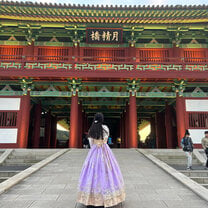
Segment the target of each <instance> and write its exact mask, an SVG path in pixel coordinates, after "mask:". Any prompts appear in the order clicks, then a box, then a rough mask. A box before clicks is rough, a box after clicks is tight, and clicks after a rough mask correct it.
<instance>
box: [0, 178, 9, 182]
mask: <svg viewBox="0 0 208 208" xmlns="http://www.w3.org/2000/svg"><path fill="white" fill-rule="evenodd" d="M9 178H10V177H0V183H2V182H3V181H5V180H7V179H9Z"/></svg>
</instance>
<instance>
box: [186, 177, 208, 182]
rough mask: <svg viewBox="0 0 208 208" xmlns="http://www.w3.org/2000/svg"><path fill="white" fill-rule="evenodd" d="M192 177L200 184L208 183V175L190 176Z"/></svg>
mask: <svg viewBox="0 0 208 208" xmlns="http://www.w3.org/2000/svg"><path fill="white" fill-rule="evenodd" d="M190 179H192V180H194V181H196V182H197V183H200V184H207V183H208V177H190Z"/></svg>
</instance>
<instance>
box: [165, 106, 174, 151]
mask: <svg viewBox="0 0 208 208" xmlns="http://www.w3.org/2000/svg"><path fill="white" fill-rule="evenodd" d="M172 120H173V113H172V106H170V105H168V104H166V107H165V131H166V144H167V148H168V149H170V148H173V139H174V138H173V136H174V133H173V126H172Z"/></svg>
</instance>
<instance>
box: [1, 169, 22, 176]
mask: <svg viewBox="0 0 208 208" xmlns="http://www.w3.org/2000/svg"><path fill="white" fill-rule="evenodd" d="M19 172H20V171H17V170H12V171H11V170H1V171H0V177H12V176H14V175H16V174H17V173H19Z"/></svg>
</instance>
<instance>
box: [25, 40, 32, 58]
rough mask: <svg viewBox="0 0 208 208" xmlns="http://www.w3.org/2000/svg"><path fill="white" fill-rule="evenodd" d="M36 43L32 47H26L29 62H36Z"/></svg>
mask: <svg viewBox="0 0 208 208" xmlns="http://www.w3.org/2000/svg"><path fill="white" fill-rule="evenodd" d="M34 48H35V47H34V41H32V42H31V44H30V45H27V46H26V50H25V54H24V55H25V56H27V60H34Z"/></svg>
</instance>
